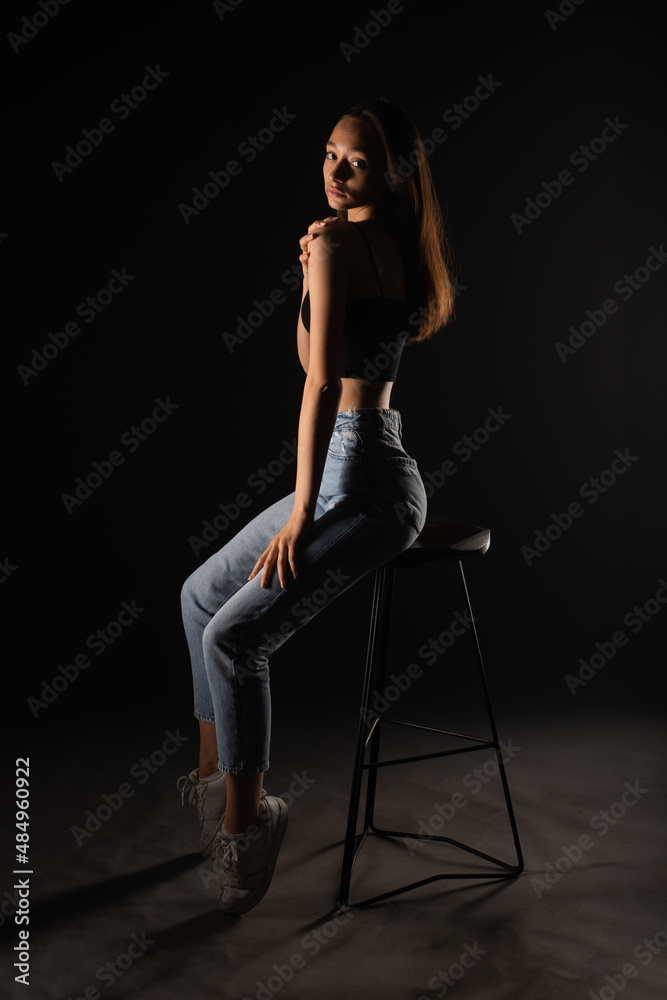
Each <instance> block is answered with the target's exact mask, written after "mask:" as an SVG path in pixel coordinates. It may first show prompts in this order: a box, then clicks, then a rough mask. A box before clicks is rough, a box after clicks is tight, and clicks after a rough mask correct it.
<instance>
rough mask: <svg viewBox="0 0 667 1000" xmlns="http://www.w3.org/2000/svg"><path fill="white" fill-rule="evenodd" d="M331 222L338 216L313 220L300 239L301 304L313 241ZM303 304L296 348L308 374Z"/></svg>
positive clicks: (297, 329)
mask: <svg viewBox="0 0 667 1000" xmlns="http://www.w3.org/2000/svg"><path fill="white" fill-rule="evenodd" d="M329 222H338V218H337V216H335V215H330V216H328V217H327V218H326V219H322V220H318V221H316V222H313V223H312V225H310V226H309V227H308V233H307V234H306V236H302V237H301V239H300V240H299V245H300V246H301V256H300V257H299V260H300V262H301V267H302V268H303V288H302V290H301V306H302V305H303V300H304V299H305V297H306V294H307V293H308V290H309V286H308V260H309V258H310V250H311V243H312V241H313V240H314V239H315V238H316V237H317V236H319V235H320V234H321V232H322V230H323V229H324V227H325V226H326V225H327V223H329ZM301 306H300V307H299V318H298V320H297V324H296V349H297V353H298V355H299V361H300V362H301V367H302V368H303V370H304V371H305V373H306V375H307V374H308V361H309V357H310V334H309V332H308V330H306V328H305V326H304V325H303V323H302V322H301Z"/></svg>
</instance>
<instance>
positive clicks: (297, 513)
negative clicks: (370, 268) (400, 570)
mask: <svg viewBox="0 0 667 1000" xmlns="http://www.w3.org/2000/svg"><path fill="white" fill-rule="evenodd" d="M336 236H337V237H338V236H339V233H338V232H337V233H336ZM345 245H346V241H345V240H344V239H341V240H337V241H336V242H334V240H333V239H332V236H331V233H327V232H326V231H323V232H322V233H320V234H319V235H318V237H317V239H314V240H312V242H311V244H310V245H309V251H308V252H309V260H308V284H309V291H310V336H309V358H308V373H307V375H306V381H305V385H304V389H303V397H302V401H301V413H300V416H299V431H298V443H297V473H296V487H295V498H294V507H293V509H292V514H291V515H290V519H289V521H288V522H287V524H286V525H285V527H284V528H282V529H281V530H280V531H279V532H278V534H277V535H275V537H274V538H273V539H272V540H271V542H270V543H269V545H268V547H267V548H266V549H265V550H264V552H263V553H262V554H261V556H260V557H259V559H258V560H257V562H256V563H255V566H254V567H253V570H252V573H251V574H250V576H249V577H248V579H250V580H252V578H253V577H254V576H256V574H257V573H258V572H259V570H260V569H262V587H268V586H269V583H270V579H271V575H272V573H273V569H274V566H277V568H278V578H279V580H280V585H281V587H285V586H286V584H287V565H288V564H289V567H290V569H291V572H292V576H293V577H294V578H296V577H297V575H298V567H297V560H296V552H297V548H298V546H299V544H300V542H301V540H302V538H303V537H304V535H306V534H307V533H308V531H309V530H310V529H311V527H312V525H313V522H314V520H315V508H316V505H317V497H318V494H319V490H320V484H321V481H322V473H323V470H324V464H325V462H326V456H327V448H328V446H329V442H330V440H331V434H332V432H333V428H334V424H335V422H336V414H337V412H338V404H339V402H340V397H341V392H342V383H341V380H340V375H339V370H340V356H341V343H342V338H343V320H344V316H345V292H346V289H347V280H348V272H349V259H348V255H347V253H346V246H345Z"/></svg>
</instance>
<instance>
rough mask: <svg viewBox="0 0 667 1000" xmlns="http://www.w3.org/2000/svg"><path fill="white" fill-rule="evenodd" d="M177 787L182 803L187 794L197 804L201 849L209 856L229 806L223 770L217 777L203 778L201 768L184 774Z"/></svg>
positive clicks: (264, 794)
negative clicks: (200, 775)
mask: <svg viewBox="0 0 667 1000" xmlns="http://www.w3.org/2000/svg"><path fill="white" fill-rule="evenodd" d="M176 787H177V788H178V790H179V792H180V793H181V805H185V796H186V794H187V796H188V803H189V804H190V805H191V806H192V805H195V804H196V806H197V812H198V814H199V826H200V836H199V851H200V853H201V854H202V855H203V856H204V857H205V858H208V857H209V856H210V854H211V850H212V849H213V841H214V840H215V835H216V833H217V832H218V830H219V829H220V828H221V826H222V821H223V819H224V818H225V808H226V806H227V781H226V776H225V773H224V772H223V771H218V773H217V775H216V776H215V777H211V780H210V781H209V780H208V778H204V779H203V780H202V779H201V778H200V777H199V768H198V767H196V768H195V769H194V771H190V773H189V774H184V775H183V776H182V777H180V778H179V779H178V781H177V782H176ZM265 797H266V791H265V790H264V789H262V798H265Z"/></svg>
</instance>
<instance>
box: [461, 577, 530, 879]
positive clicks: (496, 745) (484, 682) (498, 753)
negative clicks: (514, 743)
mask: <svg viewBox="0 0 667 1000" xmlns="http://www.w3.org/2000/svg"><path fill="white" fill-rule="evenodd" d="M459 571H460V574H461V583H462V585H463V593H464V594H465V598H466V603H467V605H468V614H469V615H470V621H471V623H472V634H473V637H474V640H475V650H476V652H477V662H478V666H479V676H480V680H481V683H482V690H483V692H484V703H485V705H486V714H487V717H488V720H489V728H490V730H491V734H492V736H493V746H494V749H495V752H496V760H497V762H498V773H499V774H500V780H501V783H502V786H503V794H504V796H505V805H506V806H507V815H508V818H509V821H510V827H511V830H512V839H513V840H514V848H515V850H516V857H517V867H516V871H515V874H516V875H520V874H521V872H522V871H523V867H524V864H523V854H522V853H521V844H520V842H519V831H518V829H517V825H516V819H515V818H514V809H513V808H512V799H511V797H510V790H509V786H508V784H507V775H506V774H505V764H504V761H503V758H502V753H501V750H500V741H499V739H498V730H497V729H496V720H495V717H494V715H493V707H492V705H491V695H490V693H489V685H488V682H487V679H486V671H485V669H484V660H483V659H482V649H481V646H480V644H479V636H478V635H477V629H476V627H475V616H474V614H473V610H472V604H471V603H470V594H469V593H468V585H467V583H466V578H465V573H464V572H463V563H462V562H460V561H459Z"/></svg>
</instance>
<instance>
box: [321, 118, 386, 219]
mask: <svg viewBox="0 0 667 1000" xmlns="http://www.w3.org/2000/svg"><path fill="white" fill-rule="evenodd" d="M384 168H385V163H384V153H383V150H382V147H381V146H380V144H379V142H378V141H377V139H375V137H374V136H373V135H372V133H371V132H370V130H369V129H368V128H367V126H366V125H365V124H364V123H363V122H362V121H361V120H360V119H358V118H341V120H340V121H339V122H338V124H337V125H336V127H335V129H334V130H333V132H332V133H331V137H330V139H329V141H328V142H327V149H326V155H325V158H324V167H323V173H324V190H325V192H326V196H327V199H328V201H329V205H330V206H331V208H332V209H334V211H336V210H338V209H342V210H344V211H347V212H351V215H348V219H351V220H352V221H355V219H356V220H360V219H367V218H370V216H371V215H373V214H375V210H376V209H377V208H378V207H379V205H380V204H381V202H382V201H383V200H384V198H385V197H386V196H387V194H388V193H389V188H388V186H387V182H386V180H385V178H384Z"/></svg>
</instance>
